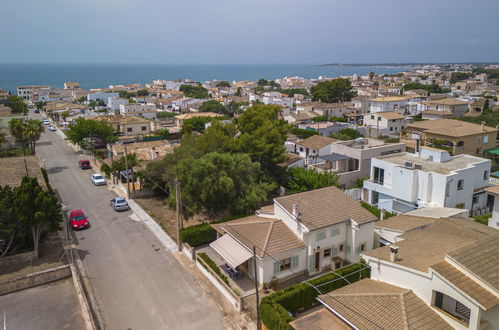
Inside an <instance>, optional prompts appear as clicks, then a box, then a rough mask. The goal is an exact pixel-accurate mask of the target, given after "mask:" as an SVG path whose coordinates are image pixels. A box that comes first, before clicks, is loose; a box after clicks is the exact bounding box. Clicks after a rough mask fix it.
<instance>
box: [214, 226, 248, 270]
mask: <svg viewBox="0 0 499 330" xmlns="http://www.w3.org/2000/svg"><path fill="white" fill-rule="evenodd" d="M210 246H211V247H212V248H213V250H215V251H216V252H217V253H218V254H219V255H220V256H221V257H222V259H223V260H224V261H225V262H226V263H228V264H229V266H231V267H232V268H233V269H235V268H236V267H237V266H239V265H240V264H242V263H243V262H245V261H246V260H248V259H249V258H251V257H253V254H252V253H251V252H250V251H248V249H246V248H245V247H244V246H242V245H241V244H239V243H238V242H237V241H236V240H235V239H233V238H232V236H230V235H228V234H225V235H223V236H222V237H220V238H219V239H217V240H216V241H215V242H213V243H211V244H210Z"/></svg>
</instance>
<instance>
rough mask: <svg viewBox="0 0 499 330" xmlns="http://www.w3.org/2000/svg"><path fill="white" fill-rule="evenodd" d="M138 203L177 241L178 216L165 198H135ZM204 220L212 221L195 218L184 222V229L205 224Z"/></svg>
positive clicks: (199, 217) (206, 219) (205, 219)
mask: <svg viewBox="0 0 499 330" xmlns="http://www.w3.org/2000/svg"><path fill="white" fill-rule="evenodd" d="M134 201H136V202H137V203H138V204H139V205H140V206H141V207H142V208H143V209H144V211H146V212H147V213H149V215H150V216H151V217H152V218H153V219H154V220H155V221H156V222H157V223H158V224H159V225H160V226H161V227H162V228H163V230H165V231H166V233H167V234H168V236H170V237H171V238H172V239H173V240H176V239H177V216H176V213H175V210H170V208H169V207H168V206H167V205H166V204H165V202H164V198H162V197H161V198H160V197H155V196H153V197H146V198H135V199H134ZM203 220H204V221H205V222H206V221H211V220H212V219H209V218H205V217H201V216H198V215H196V216H194V217H193V218H190V219H189V220H188V221H187V220H184V227H188V226H193V225H197V224H200V223H202V222H203Z"/></svg>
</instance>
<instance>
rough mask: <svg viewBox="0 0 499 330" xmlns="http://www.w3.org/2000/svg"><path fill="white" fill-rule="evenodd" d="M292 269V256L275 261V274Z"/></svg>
mask: <svg viewBox="0 0 499 330" xmlns="http://www.w3.org/2000/svg"><path fill="white" fill-rule="evenodd" d="M288 269H291V258H286V259H282V260H281V261H276V262H274V274H277V273H280V272H283V271H285V270H288Z"/></svg>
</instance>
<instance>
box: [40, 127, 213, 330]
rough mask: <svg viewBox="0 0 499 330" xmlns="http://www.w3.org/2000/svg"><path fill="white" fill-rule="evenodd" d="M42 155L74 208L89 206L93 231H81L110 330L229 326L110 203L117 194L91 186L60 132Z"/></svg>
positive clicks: (48, 138)
mask: <svg viewBox="0 0 499 330" xmlns="http://www.w3.org/2000/svg"><path fill="white" fill-rule="evenodd" d="M37 154H38V156H39V158H40V159H45V166H46V169H47V172H48V175H49V180H50V183H51V185H52V187H53V188H54V189H57V191H58V192H59V194H60V196H61V197H62V201H63V203H64V205H66V206H67V207H68V209H69V210H75V209H82V210H83V211H84V212H85V213H86V215H87V216H88V217H89V221H90V223H91V228H90V229H87V230H84V231H78V232H76V233H74V235H73V239H74V243H75V244H76V245H77V247H78V249H79V251H80V255H81V258H82V260H83V264H84V266H85V269H86V271H87V273H88V275H89V278H90V280H91V282H92V285H93V287H94V291H95V293H96V296H97V300H98V301H99V304H100V305H101V308H102V311H103V314H104V319H105V322H106V325H107V326H108V327H109V329H222V328H223V326H222V319H223V315H222V313H221V312H220V311H219V310H218V309H217V307H216V306H215V305H214V304H213V303H212V302H211V300H210V299H209V297H207V296H206V294H205V293H204V290H202V288H201V287H200V286H199V285H198V284H196V283H195V282H194V281H193V280H192V278H191V277H190V276H189V275H188V273H187V272H186V271H185V270H184V269H183V268H182V266H181V265H180V264H179V263H178V262H177V261H176V259H175V258H174V257H173V256H172V254H171V253H170V252H169V251H167V250H166V249H165V248H164V246H163V245H162V244H161V243H160V242H159V241H158V240H157V239H156V238H155V237H154V235H153V234H152V233H151V232H150V231H149V230H148V228H146V226H145V225H144V223H143V222H141V221H134V220H133V219H136V217H135V216H133V214H132V212H131V211H127V212H122V213H117V212H115V211H114V210H113V209H112V208H111V207H110V206H109V200H110V199H111V198H113V197H115V196H116V195H115V194H113V193H112V192H111V191H109V190H108V189H106V187H105V186H100V187H96V186H94V185H93V184H92V183H91V182H90V175H91V174H92V173H93V172H92V171H88V170H87V171H84V170H80V169H79V168H78V166H77V163H78V160H79V159H84V158H88V157H85V156H81V155H78V154H76V153H75V152H74V151H73V150H72V149H70V148H69V147H68V146H67V144H66V142H65V141H64V140H63V139H61V137H60V136H59V135H58V134H57V133H55V132H47V133H44V134H43V135H42V138H41V139H40V141H39V143H37Z"/></svg>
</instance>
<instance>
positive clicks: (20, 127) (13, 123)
mask: <svg viewBox="0 0 499 330" xmlns="http://www.w3.org/2000/svg"><path fill="white" fill-rule="evenodd" d="M9 132H10V135H12V136H13V137H14V138H15V139H16V141H17V142H20V143H21V147H22V149H23V155H25V156H26V144H27V137H26V130H25V127H24V122H23V120H22V119H20V118H12V119H11V120H9Z"/></svg>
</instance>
